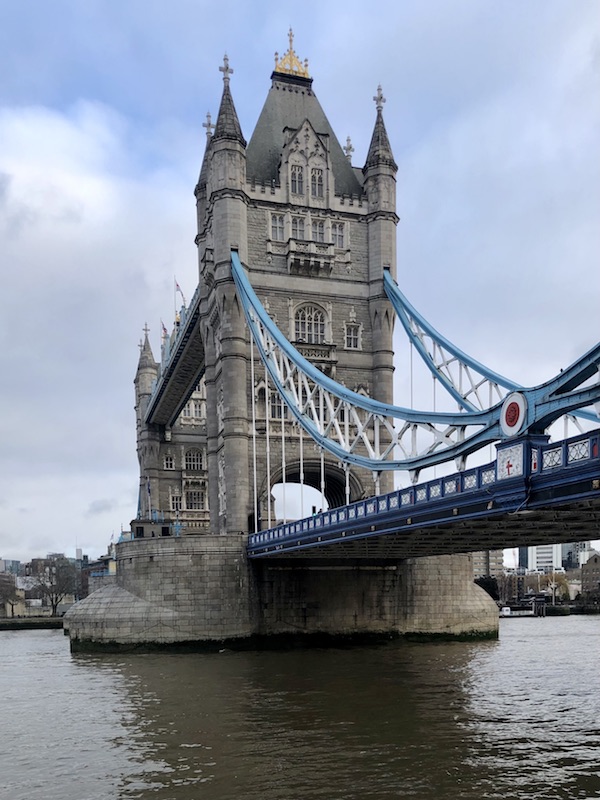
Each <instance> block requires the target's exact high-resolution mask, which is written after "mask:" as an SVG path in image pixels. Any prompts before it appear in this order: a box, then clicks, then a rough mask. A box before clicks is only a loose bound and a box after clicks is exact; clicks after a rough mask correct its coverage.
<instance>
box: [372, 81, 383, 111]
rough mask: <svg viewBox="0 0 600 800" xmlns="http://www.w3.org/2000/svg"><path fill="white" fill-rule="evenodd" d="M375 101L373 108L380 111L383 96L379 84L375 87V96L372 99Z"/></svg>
mask: <svg viewBox="0 0 600 800" xmlns="http://www.w3.org/2000/svg"><path fill="white" fill-rule="evenodd" d="M373 100H375V108H376V109H377V111H381V110H382V109H383V104H384V103H385V97H384V96H383V92H382V91H381V84H379V86H378V87H377V94H376V95H375V97H374V98H373Z"/></svg>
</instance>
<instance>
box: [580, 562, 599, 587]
mask: <svg viewBox="0 0 600 800" xmlns="http://www.w3.org/2000/svg"><path fill="white" fill-rule="evenodd" d="M581 591H582V594H591V593H592V592H600V553H596V552H594V553H593V555H592V556H590V558H588V560H587V561H586V563H585V564H584V565H583V566H582V567H581Z"/></svg>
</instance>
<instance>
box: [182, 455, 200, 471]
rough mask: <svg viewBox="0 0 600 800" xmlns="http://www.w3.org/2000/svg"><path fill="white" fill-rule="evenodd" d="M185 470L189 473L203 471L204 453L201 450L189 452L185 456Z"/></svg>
mask: <svg viewBox="0 0 600 800" xmlns="http://www.w3.org/2000/svg"><path fill="white" fill-rule="evenodd" d="M185 468H186V470H187V471H188V472H196V471H197V470H200V469H202V453H201V452H200V450H188V451H187V453H186V454H185Z"/></svg>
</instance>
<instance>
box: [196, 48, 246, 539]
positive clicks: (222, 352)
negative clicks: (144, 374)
mask: <svg viewBox="0 0 600 800" xmlns="http://www.w3.org/2000/svg"><path fill="white" fill-rule="evenodd" d="M219 69H220V70H221V72H222V73H223V95H222V98H221V105H220V108H219V114H218V117H217V121H216V124H215V128H214V132H213V133H212V135H210V134H211V127H212V126H211V123H210V120H209V119H208V120H207V123H205V126H206V128H207V133H208V136H209V138H208V140H207V148H206V152H205V156H204V161H203V164H202V169H201V171H200V178H199V180H198V185H197V187H196V200H197V212H198V236H197V238H196V242H197V244H198V257H199V273H200V274H199V278H200V285H201V291H202V295H201V298H202V299H201V306H200V325H201V329H202V332H203V339H204V344H205V365H206V371H205V382H206V403H207V457H208V475H209V486H208V494H209V509H210V527H211V530H212V531H213V533H222V534H223V533H234V532H235V533H239V532H241V531H244V530H246V528H247V525H248V516H247V508H248V505H249V503H250V498H249V494H248V491H249V489H248V487H249V464H248V402H247V375H246V365H247V339H246V327H245V321H244V314H243V311H242V309H241V307H240V305H239V302H238V299H237V296H236V292H235V285H234V283H233V278H232V276H231V266H230V262H231V250H232V249H235V250H237V251H238V252H239V254H240V257H241V258H242V259H244V260H247V219H246V217H247V214H246V207H247V203H248V198H247V196H246V193H245V185H246V140H245V139H244V137H243V135H242V130H241V127H240V123H239V119H238V116H237V112H236V110H235V105H234V102H233V97H232V95H231V90H230V85H229V84H230V75H231V74H232V73H233V70H232V69H231V67H230V66H229V59H228V58H227V56H225V58H224V62H223V66H222V67H219ZM228 499H229V502H228Z"/></svg>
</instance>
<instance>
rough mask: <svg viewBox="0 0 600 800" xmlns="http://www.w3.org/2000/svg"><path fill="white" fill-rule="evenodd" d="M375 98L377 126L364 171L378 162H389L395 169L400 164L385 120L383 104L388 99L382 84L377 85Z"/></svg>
mask: <svg viewBox="0 0 600 800" xmlns="http://www.w3.org/2000/svg"><path fill="white" fill-rule="evenodd" d="M373 100H374V102H375V108H376V109H377V119H376V120H375V128H374V129H373V136H372V137H371V144H370V145H369V152H368V153H367V160H366V162H365V166H364V170H363V171H365V170H366V169H367V168H368V167H373V166H376V165H378V164H388V165H389V166H390V167H392V168H393V169H394V170H397V169H398V166H397V164H396V162H395V161H394V156H393V154H392V147H391V145H390V140H389V138H388V135H387V131H386V129H385V124H384V122H383V104H384V103H385V101H386V100H385V97H384V96H383V92H382V90H381V84H379V86H378V87H377V94H375V95H374V96H373Z"/></svg>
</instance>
